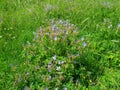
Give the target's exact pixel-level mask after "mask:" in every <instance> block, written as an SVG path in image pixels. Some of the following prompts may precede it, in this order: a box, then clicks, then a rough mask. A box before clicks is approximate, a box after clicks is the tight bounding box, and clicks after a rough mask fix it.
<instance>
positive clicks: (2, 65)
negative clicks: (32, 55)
mask: <svg viewBox="0 0 120 90" xmlns="http://www.w3.org/2000/svg"><path fill="white" fill-rule="evenodd" d="M50 19H56V20H58V19H62V20H69V21H70V22H71V23H73V24H75V25H76V26H77V27H78V30H79V36H80V37H82V36H85V37H86V38H87V43H88V45H89V46H90V47H89V48H87V49H88V50H86V51H85V52H84V53H85V54H84V55H83V56H82V57H81V58H82V59H84V60H83V62H84V63H86V64H87V63H88V62H89V61H88V60H91V62H89V63H91V65H92V64H95V63H97V61H96V60H100V61H101V62H100V64H101V66H104V73H102V75H99V74H98V75H97V79H96V82H95V83H96V84H94V85H89V86H88V88H89V90H119V89H120V71H119V69H120V26H119V27H118V24H120V1H119V0H0V90H23V89H24V87H25V86H27V85H23V86H22V85H21V86H20V85H19V86H17V85H16V86H15V85H14V83H15V78H17V76H18V75H19V74H21V73H24V70H26V69H27V67H26V66H24V62H25V59H23V58H22V56H21V53H22V51H23V45H25V44H26V42H27V41H30V42H32V39H33V32H35V31H36V29H38V28H40V26H42V27H45V26H47V25H48V21H49V20H50ZM110 25H112V26H111V27H110ZM109 27H110V28H109ZM91 65H90V66H91ZM92 66H94V65H92ZM88 67H89V64H88ZM101 68H103V67H101ZM88 69H89V68H88ZM91 69H92V68H91ZM94 70H95V69H94ZM94 72H95V73H97V72H98V71H97V70H96V71H94ZM32 79H34V77H33V78H32ZM37 85H38V86H33V88H32V90H34V87H39V83H38V84H37ZM67 86H68V87H69V89H70V88H71V89H70V90H73V88H74V86H73V87H72V86H69V83H68V85H67ZM80 88H81V90H82V89H83V90H85V88H86V86H84V85H81V86H80Z"/></svg>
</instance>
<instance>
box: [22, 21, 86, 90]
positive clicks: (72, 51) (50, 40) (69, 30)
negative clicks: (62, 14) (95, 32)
mask: <svg viewBox="0 0 120 90" xmlns="http://www.w3.org/2000/svg"><path fill="white" fill-rule="evenodd" d="M86 46H87V44H86V41H85V38H84V37H82V38H79V36H78V29H77V27H76V26H75V25H74V24H71V23H70V22H69V21H68V20H66V21H63V20H58V21H55V20H51V21H50V23H49V25H48V26H47V27H44V28H40V29H38V30H37V31H36V32H34V38H33V41H32V43H30V42H27V44H26V45H25V46H24V50H23V52H22V55H23V58H25V60H26V61H25V63H26V65H27V68H32V69H30V70H32V71H31V72H33V73H32V75H33V74H34V78H37V80H36V81H31V82H34V84H35V83H36V82H37V83H39V85H41V86H40V87H41V88H42V87H44V88H46V87H47V88H54V89H55V88H59V89H63V88H64V87H65V85H66V83H68V82H69V83H71V84H75V85H77V84H78V83H79V79H80V77H81V76H80V72H79V68H81V67H82V66H80V65H78V63H79V59H80V56H81V54H82V51H83V49H84V48H85V47H86ZM28 77H29V76H28ZM28 77H27V79H29V78H28ZM30 78H31V76H30ZM28 81H29V80H28ZM29 83H30V81H29ZM66 88H67V87H66ZM65 90H67V89H65Z"/></svg>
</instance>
